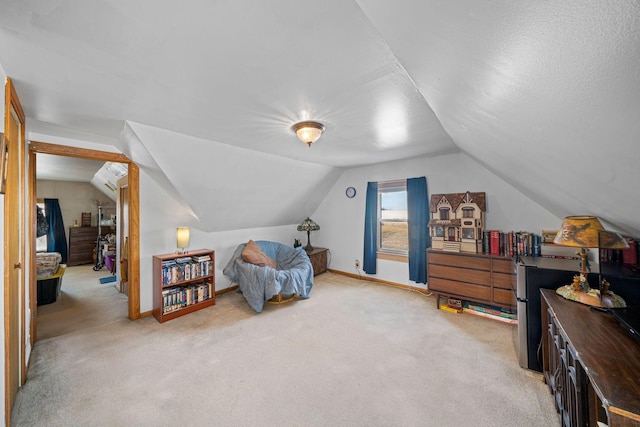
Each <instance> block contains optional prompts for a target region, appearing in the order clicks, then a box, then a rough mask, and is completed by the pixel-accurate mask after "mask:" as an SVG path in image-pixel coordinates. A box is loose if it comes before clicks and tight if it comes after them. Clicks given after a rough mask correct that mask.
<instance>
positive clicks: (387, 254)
mask: <svg viewBox="0 0 640 427" xmlns="http://www.w3.org/2000/svg"><path fill="white" fill-rule="evenodd" d="M396 192H405V193H406V192H407V180H406V179H402V180H394V181H383V182H378V212H377V218H376V222H377V227H378V238H377V242H376V245H377V248H376V252H377V257H378V258H380V259H387V260H392V261H402V262H408V258H409V249H408V244H409V235H408V231H407V249H406V250H402V249H393V248H385V247H383V246H382V194H384V193H396ZM407 210H408V207H407ZM408 220H409V218H408V216H407V223H408Z"/></svg>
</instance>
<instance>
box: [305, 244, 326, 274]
mask: <svg viewBox="0 0 640 427" xmlns="http://www.w3.org/2000/svg"><path fill="white" fill-rule="evenodd" d="M327 252H329V249H327V248H313V250H312V251H309V252H307V255H309V259H310V260H311V266H312V267H313V275H314V276H317V275H318V274H320V273H324V272H325V271H327Z"/></svg>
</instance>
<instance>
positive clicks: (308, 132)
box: [292, 120, 324, 146]
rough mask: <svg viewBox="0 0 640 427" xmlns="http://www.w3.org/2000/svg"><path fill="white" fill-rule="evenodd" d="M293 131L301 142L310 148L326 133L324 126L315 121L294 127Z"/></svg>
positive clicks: (301, 123)
mask: <svg viewBox="0 0 640 427" xmlns="http://www.w3.org/2000/svg"><path fill="white" fill-rule="evenodd" d="M292 128H293V131H294V132H295V133H296V135H297V136H298V138H299V139H300V141H302V142H304V143H305V144H307V145H308V146H311V144H312V143H314V142H316V141H317V140H318V138H320V136H321V135H322V132H324V125H323V124H322V123H318V122H314V121H310V120H308V121H304V122H299V123H296V124H295V125H293V127H292Z"/></svg>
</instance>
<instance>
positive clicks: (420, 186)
mask: <svg viewBox="0 0 640 427" xmlns="http://www.w3.org/2000/svg"><path fill="white" fill-rule="evenodd" d="M407 213H408V215H409V221H408V222H409V280H413V281H414V282H416V283H427V248H430V247H431V236H429V195H428V192H427V179H426V178H425V177H424V176H423V177H420V178H409V179H407Z"/></svg>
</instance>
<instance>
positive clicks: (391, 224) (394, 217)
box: [378, 180, 409, 255]
mask: <svg viewBox="0 0 640 427" xmlns="http://www.w3.org/2000/svg"><path fill="white" fill-rule="evenodd" d="M407 221H408V215H407V183H406V181H405V180H402V181H390V182H380V183H379V184H378V223H379V230H380V232H379V233H378V250H379V251H380V252H386V253H391V254H398V255H406V254H407V251H408V250H409V234H408V226H409V224H408V222H407Z"/></svg>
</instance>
